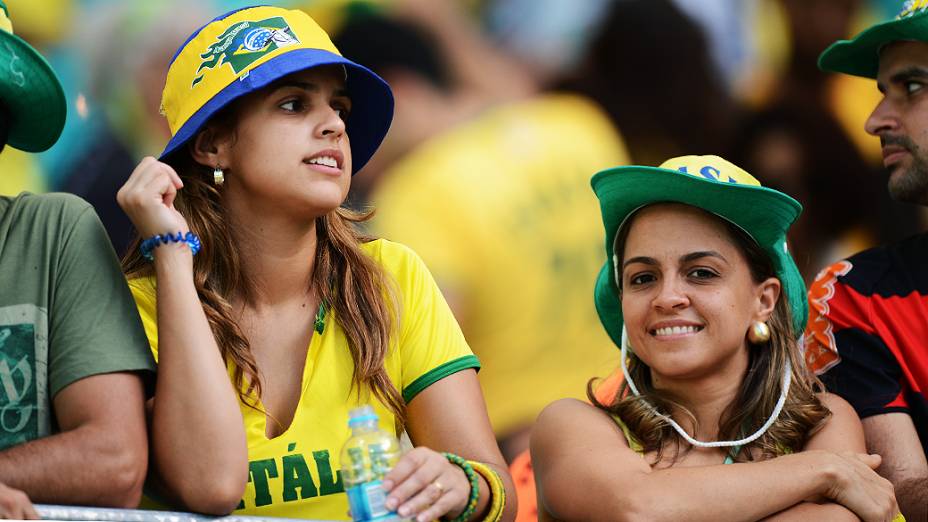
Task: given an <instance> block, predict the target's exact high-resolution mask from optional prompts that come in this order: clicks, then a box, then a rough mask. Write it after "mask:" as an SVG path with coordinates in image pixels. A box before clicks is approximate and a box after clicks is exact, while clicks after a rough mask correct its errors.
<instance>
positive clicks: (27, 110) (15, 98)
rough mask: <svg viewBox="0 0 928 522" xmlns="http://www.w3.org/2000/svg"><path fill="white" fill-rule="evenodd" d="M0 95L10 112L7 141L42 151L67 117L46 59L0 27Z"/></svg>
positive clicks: (63, 100) (24, 147)
mask: <svg viewBox="0 0 928 522" xmlns="http://www.w3.org/2000/svg"><path fill="white" fill-rule="evenodd" d="M0 69H2V70H3V71H4V72H3V80H0V99H2V100H3V103H4V104H6V106H7V107H9V109H10V112H11V113H12V119H13V125H12V127H11V128H10V134H9V137H8V139H7V143H8V144H9V145H10V146H11V147H14V148H17V149H20V150H24V151H26V152H42V151H44V150H47V149H48V148H49V147H51V146H52V145H54V144H55V142H56V141H58V137H59V136H61V131H62V129H64V122H65V118H66V117H67V112H68V109H67V103H66V102H65V97H64V89H62V87H61V82H60V81H59V80H58V76H57V75H56V74H55V72H54V71H53V70H52V67H51V66H50V65H49V64H48V61H46V60H45V58H44V57H43V56H42V55H41V54H39V53H38V51H36V50H35V49H34V48H33V47H32V46H31V45H29V44H28V43H26V41H24V40H23V39H22V38H20V37H18V36H16V35H15V34H11V33H8V32H6V31H0Z"/></svg>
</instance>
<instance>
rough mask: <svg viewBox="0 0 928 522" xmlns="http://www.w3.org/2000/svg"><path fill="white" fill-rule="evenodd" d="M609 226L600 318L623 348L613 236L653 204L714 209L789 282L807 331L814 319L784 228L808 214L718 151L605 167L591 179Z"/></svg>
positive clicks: (798, 327)
mask: <svg viewBox="0 0 928 522" xmlns="http://www.w3.org/2000/svg"><path fill="white" fill-rule="evenodd" d="M591 184H592V185H593V192H595V193H596V197H597V198H599V203H600V209H601V210H602V215H603V225H604V227H605V230H606V262H605V264H604V265H603V267H602V269H601V270H600V272H599V276H598V277H597V279H596V287H595V289H594V300H595V301H596V311H597V312H598V313H599V320H600V321H601V322H602V323H603V326H604V327H605V328H606V332H608V333H609V337H611V338H612V341H613V342H614V343H615V344H616V346H619V347H621V346H622V326H623V319H622V303H621V300H620V299H619V287H618V283H617V282H616V261H617V260H616V255H617V254H615V253H614V251H613V249H614V245H615V239H616V236H617V235H618V233H619V231H620V230H621V228H622V226H623V225H624V224H625V223H626V221H627V220H628V218H629V217H630V216H631V215H632V214H634V213H635V212H636V211H637V210H639V209H641V208H643V207H646V206H648V205H651V204H655V203H683V204H686V205H691V206H694V207H697V208H701V209H703V210H705V211H707V212H711V213H712V214H715V215H717V216H719V217H721V218H723V219H725V220H726V221H729V222H731V223H733V224H734V225H735V226H737V227H739V228H741V229H742V230H744V231H745V232H746V233H747V234H748V235H749V236H750V237H751V238H753V239H754V241H756V242H757V244H758V245H760V247H761V248H762V249H763V250H764V252H766V253H767V255H768V256H769V257H770V260H771V262H772V265H773V269H774V271H775V273H776V275H777V277H778V278H779V279H780V282H781V283H782V285H783V291H784V294H785V296H786V298H787V300H788V301H789V305H790V312H791V313H792V318H793V329H794V330H793V331H794V333H795V334H796V335H797V336H801V335H802V332H803V330H805V326H806V321H807V320H808V315H809V308H808V302H807V301H806V286H805V283H804V282H803V280H802V276H801V275H800V273H799V269H798V268H797V267H796V263H795V262H794V261H793V258H792V256H790V254H789V249H788V248H787V245H786V232H787V230H789V227H790V225H792V224H793V222H795V221H796V219H797V218H798V217H799V214H800V213H801V212H802V205H800V204H799V202H797V201H796V200H795V199H793V198H791V197H789V196H787V195H786V194H783V193H782V192H778V191H776V190H773V189H770V188H767V187H763V186H761V184H760V182H759V181H757V179H755V178H754V177H753V176H751V175H750V174H748V173H747V172H745V171H744V170H742V169H740V168H739V167H737V166H735V165H733V164H732V163H729V162H728V161H726V160H724V159H722V158H720V157H718V156H682V157H679V158H673V159H669V160H667V161H665V162H664V163H663V164H662V165H661V166H660V167H643V166H635V165H633V166H627V167H616V168H612V169H608V170H604V171H602V172H599V173H598V174H596V175H595V176H593V179H592V181H591Z"/></svg>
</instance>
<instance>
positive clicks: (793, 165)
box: [729, 0, 917, 283]
mask: <svg viewBox="0 0 928 522" xmlns="http://www.w3.org/2000/svg"><path fill="white" fill-rule="evenodd" d="M781 3H782V5H783V7H784V12H785V13H786V14H787V19H788V21H789V29H790V42H791V45H790V47H791V49H792V53H791V55H790V58H789V59H788V61H787V64H788V65H787V67H786V70H785V73H784V75H783V76H782V77H781V78H780V79H779V81H778V85H777V88H776V90H775V92H774V97H773V98H772V99H771V100H770V101H769V102H768V103H767V104H766V106H765V107H762V108H760V109H758V110H757V111H755V112H754V113H752V114H748V115H746V116H745V117H744V118H743V119H742V121H741V123H740V126H739V129H738V131H737V132H736V133H735V134H734V136H735V138H734V139H733V141H732V145H731V148H730V153H729V155H730V156H731V158H732V160H733V161H734V162H736V163H737V164H739V165H742V166H744V168H745V169H747V170H748V171H750V172H753V173H754V175H755V176H757V178H758V179H759V180H760V181H761V183H764V184H765V185H767V186H770V187H773V188H776V189H778V190H782V191H784V192H786V193H788V194H790V195H791V196H793V197H795V198H796V199H798V200H799V201H800V202H802V203H803V205H804V207H805V211H804V212H803V214H802V215H801V216H800V218H799V221H797V223H796V224H795V225H794V226H793V227H792V229H791V231H790V235H789V239H790V243H791V245H790V246H791V249H792V252H794V254H795V258H796V263H797V264H798V266H799V269H800V271H801V272H802V274H803V277H804V278H805V280H806V282H807V283H809V282H811V280H812V279H813V278H814V277H815V274H816V273H817V272H818V271H819V270H820V269H821V268H822V267H823V266H825V265H826V264H828V262H829V261H830V260H832V259H835V258H841V257H845V256H848V255H850V254H852V253H853V252H855V251H858V250H860V249H863V248H866V247H868V246H871V245H873V244H876V243H879V242H881V241H885V240H889V239H901V238H903V237H905V236H907V235H909V234H912V233H914V232H915V230H917V214H916V211H915V209H914V207H911V206H905V205H900V204H896V203H893V202H892V201H891V200H890V198H889V197H888V196H887V195H886V194H885V191H883V190H881V188H880V184H881V181H880V176H879V174H877V171H876V168H875V167H874V166H872V165H870V164H869V163H868V162H867V160H866V159H865V158H864V157H863V156H862V154H861V152H860V151H859V150H858V149H857V148H856V147H855V145H854V143H853V142H852V141H851V139H850V137H849V136H848V135H847V134H846V133H845V131H844V130H843V128H842V127H841V125H840V124H839V122H838V120H837V119H836V117H835V115H834V113H833V112H832V110H831V107H833V106H834V105H833V104H832V103H831V101H830V100H831V97H832V95H833V94H834V91H833V90H832V89H831V85H832V84H831V82H830V81H829V80H830V75H829V74H827V73H824V72H822V71H820V70H819V69H818V67H817V66H816V62H817V57H818V55H819V53H821V51H822V50H823V49H824V48H825V47H826V46H827V45H828V44H829V43H831V42H833V41H834V40H836V39H838V38H842V37H844V36H845V35H846V34H848V33H849V32H850V24H851V20H852V19H853V17H854V14H855V11H856V10H857V8H858V7H859V5H860V4H861V2H860V1H859V0H781Z"/></svg>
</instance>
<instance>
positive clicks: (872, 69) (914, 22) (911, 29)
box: [818, 0, 928, 78]
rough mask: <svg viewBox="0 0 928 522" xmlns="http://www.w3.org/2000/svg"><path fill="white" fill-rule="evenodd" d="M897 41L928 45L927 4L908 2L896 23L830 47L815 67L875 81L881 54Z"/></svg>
mask: <svg viewBox="0 0 928 522" xmlns="http://www.w3.org/2000/svg"><path fill="white" fill-rule="evenodd" d="M897 41H915V42H928V0H908V1H907V2H905V3H904V4H903V5H902V10H901V11H900V12H899V14H898V15H897V16H896V18H895V19H893V20H889V21H887V22H881V23H878V24H876V25H873V26H872V27H870V28H868V29H867V30H865V31H863V32H862V33H860V34H859V35H857V36H855V37H854V38H853V39H851V40H838V41H837V42H835V43H833V44H831V46H829V47H828V49H825V52H823V53H822V54H821V56H819V58H818V66H819V68H820V69H822V70H823V71H832V72H840V73H845V74H851V75H854V76H863V77H865V78H876V75H877V72H878V71H879V68H880V52H881V51H882V50H883V47H885V46H886V45H888V44H890V43H892V42H897Z"/></svg>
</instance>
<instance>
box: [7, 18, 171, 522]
mask: <svg viewBox="0 0 928 522" xmlns="http://www.w3.org/2000/svg"><path fill="white" fill-rule="evenodd" d="M0 70H2V71H3V72H2V74H0V152H2V150H3V148H4V147H5V146H6V145H7V144H9V145H10V146H11V147H14V148H17V149H21V150H24V151H27V152H40V151H43V150H46V149H48V148H49V147H51V146H52V144H54V143H55V141H57V139H58V136H59V135H60V134H61V130H62V128H63V126H64V121H65V115H66V106H65V97H64V92H63V90H62V88H61V84H60V83H59V81H58V78H57V76H55V73H54V72H53V71H52V69H51V67H50V66H49V65H48V62H46V61H45V59H44V58H42V56H41V55H40V54H39V53H38V52H36V51H35V49H33V48H32V47H31V46H30V45H29V44H28V43H26V42H25V41H23V40H22V39H21V38H19V37H17V36H15V35H14V34H13V26H12V23H11V21H10V18H9V13H8V11H7V8H6V5H5V4H4V3H3V2H2V1H0ZM3 174H5V173H0V175H3ZM152 370H154V363H153V361H152V360H151V354H150V352H149V350H148V343H147V341H146V339H145V334H144V332H143V331H142V326H141V322H140V320H139V317H138V313H137V312H136V308H135V306H134V304H133V301H132V297H131V296H130V294H129V290H128V288H127V286H126V283H125V279H124V278H123V276H122V273H121V271H120V269H119V264H118V262H117V261H116V257H115V254H114V252H113V248H112V247H111V246H110V243H109V240H108V239H107V236H106V233H105V232H104V229H103V227H102V225H101V224H100V220H99V219H98V218H97V216H96V214H95V213H94V212H93V209H92V208H91V207H90V206H89V205H88V204H87V203H86V202H84V201H83V200H81V199H79V198H77V197H75V196H69V195H64V194H50V195H41V196H37V195H33V194H28V193H23V194H20V195H19V196H15V197H3V196H0V482H2V484H0V516H2V517H3V518H20V519H22V518H37V514H36V512H35V510H34V509H33V506H32V504H31V502H30V499H31V501H32V502H44V503H54V504H87V505H104V506H117V507H135V506H136V505H138V501H139V498H140V496H141V488H142V482H143V481H144V479H145V473H146V469H147V458H148V447H147V437H146V433H145V413H144V398H145V391H144V389H143V382H142V374H149V373H150V372H151V371H152Z"/></svg>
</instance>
